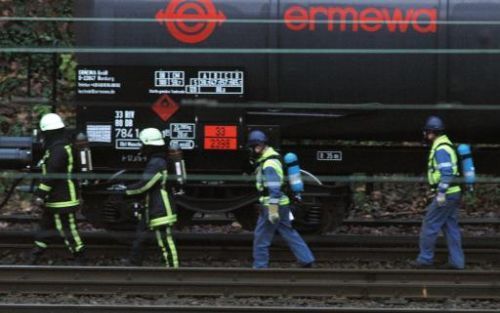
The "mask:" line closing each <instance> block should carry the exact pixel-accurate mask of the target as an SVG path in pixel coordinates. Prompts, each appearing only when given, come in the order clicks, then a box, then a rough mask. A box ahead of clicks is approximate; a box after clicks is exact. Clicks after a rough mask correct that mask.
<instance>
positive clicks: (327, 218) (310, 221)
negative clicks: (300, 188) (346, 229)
mask: <svg viewBox="0 0 500 313" xmlns="http://www.w3.org/2000/svg"><path fill="white" fill-rule="evenodd" d="M302 173H303V174H304V176H305V178H306V179H305V180H306V187H305V190H306V193H305V194H304V196H303V201H302V202H301V203H299V204H294V209H293V212H294V215H295V220H294V222H293V223H294V227H295V228H296V229H297V230H298V231H300V232H302V233H314V234H324V233H327V232H331V231H334V230H335V229H336V228H337V227H339V226H340V225H341V224H342V221H343V220H344V217H345V216H346V214H347V212H348V209H349V207H350V205H351V190H350V187H349V186H348V185H338V186H331V185H324V184H323V183H322V182H321V181H320V180H319V179H318V178H317V177H315V176H314V175H313V174H311V173H309V172H307V171H303V170H302Z"/></svg>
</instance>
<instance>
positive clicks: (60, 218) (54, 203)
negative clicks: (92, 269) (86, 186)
mask: <svg viewBox="0 0 500 313" xmlns="http://www.w3.org/2000/svg"><path fill="white" fill-rule="evenodd" d="M45 146H46V150H45V154H44V156H43V158H42V160H41V162H40V165H41V169H42V179H41V181H40V183H39V185H38V188H37V190H36V191H35V197H37V198H38V199H43V200H44V205H43V210H42V217H41V220H40V229H39V231H38V232H37V233H36V235H35V246H36V248H35V250H34V252H33V259H32V260H31V263H36V259H37V258H38V257H39V256H40V255H41V254H42V253H43V252H44V251H45V249H46V248H47V246H48V244H47V239H48V238H49V237H51V236H52V233H53V231H52V230H53V229H54V226H55V228H56V229H57V231H58V232H59V234H60V235H61V236H62V237H63V239H64V242H65V244H66V246H67V247H68V249H69V250H70V252H72V253H73V255H74V256H75V257H76V258H77V259H78V258H79V257H81V256H82V251H83V248H84V245H83V242H82V240H81V238H80V235H79V233H78V229H77V225H76V219H75V212H76V211H77V209H78V207H79V204H80V200H79V199H78V185H77V183H76V182H75V181H74V180H73V179H71V177H70V174H71V173H72V172H73V170H74V160H73V152H72V147H71V145H69V144H67V143H66V141H65V140H64V139H53V138H50V137H49V138H47V139H46V143H45Z"/></svg>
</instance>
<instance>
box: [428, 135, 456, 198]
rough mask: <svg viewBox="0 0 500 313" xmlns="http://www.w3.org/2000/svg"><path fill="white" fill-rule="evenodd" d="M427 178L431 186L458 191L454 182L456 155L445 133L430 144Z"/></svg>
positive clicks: (443, 190) (449, 192) (441, 190)
mask: <svg viewBox="0 0 500 313" xmlns="http://www.w3.org/2000/svg"><path fill="white" fill-rule="evenodd" d="M427 165H428V171H427V179H428V181H429V184H430V185H431V187H432V188H438V189H439V191H440V192H446V193H447V194H452V193H456V192H460V186H459V185H458V184H457V183H456V182H454V179H455V178H457V177H458V176H459V170H458V157H457V153H456V151H455V148H454V147H453V144H452V143H451V141H450V139H448V137H447V136H446V135H441V136H439V137H438V138H436V140H434V142H433V144H432V148H431V151H430V153H429V159H428V162H427Z"/></svg>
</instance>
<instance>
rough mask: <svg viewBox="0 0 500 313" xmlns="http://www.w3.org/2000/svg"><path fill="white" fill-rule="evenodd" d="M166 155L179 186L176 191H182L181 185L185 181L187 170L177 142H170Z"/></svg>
mask: <svg viewBox="0 0 500 313" xmlns="http://www.w3.org/2000/svg"><path fill="white" fill-rule="evenodd" d="M168 156H169V158H170V160H172V163H173V165H174V169H175V176H176V181H177V184H178V186H179V191H178V193H180V194H182V193H184V191H183V189H182V187H183V186H184V184H185V183H186V179H187V172H186V164H185V162H184V157H183V153H182V150H181V148H180V147H179V145H177V144H172V143H171V144H170V149H169V151H168Z"/></svg>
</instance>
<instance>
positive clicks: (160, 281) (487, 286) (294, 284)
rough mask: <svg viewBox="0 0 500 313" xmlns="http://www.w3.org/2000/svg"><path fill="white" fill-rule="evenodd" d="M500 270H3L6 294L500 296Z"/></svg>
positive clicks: (1, 288)
mask: <svg viewBox="0 0 500 313" xmlns="http://www.w3.org/2000/svg"><path fill="white" fill-rule="evenodd" d="M499 281H500V271H453V270H446V271H443V270H441V271H439V270H426V271H422V270H357V269H356V270H331V269H328V270H324V269H317V270H304V269H266V270H253V269H241V268H231V269H229V268H189V269H188V268H179V269H165V268H133V267H129V268H123V267H105V268H103V267H69V266H62V267H56V266H42V267H34V266H0V292H2V293H4V292H17V293H37V294H47V295H50V294H54V293H70V294H82V295H85V294H93V295H95V294H99V295H100V294H116V293H121V294H133V295H163V294H169V295H173V296H287V297H288V296H297V297H322V296H323V297H327V296H332V295H336V296H343V297H364V298H370V297H404V298H418V299H442V298H448V297H453V298H462V299H500V284H499V283H498V282H499Z"/></svg>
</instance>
